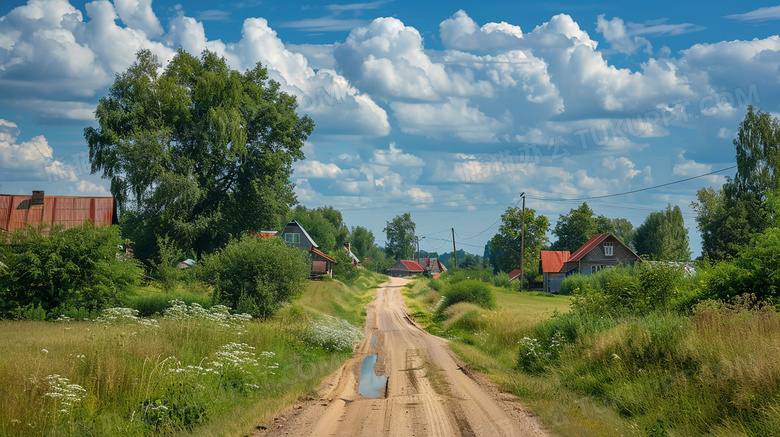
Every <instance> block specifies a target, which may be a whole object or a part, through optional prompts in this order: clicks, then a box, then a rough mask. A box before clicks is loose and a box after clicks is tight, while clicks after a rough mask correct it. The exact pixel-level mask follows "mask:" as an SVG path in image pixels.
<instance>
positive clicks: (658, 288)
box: [635, 265, 683, 310]
mask: <svg viewBox="0 0 780 437" xmlns="http://www.w3.org/2000/svg"><path fill="white" fill-rule="evenodd" d="M635 272H636V274H637V276H638V279H639V287H640V291H641V292H642V293H644V295H645V302H646V305H647V307H648V308H649V309H651V310H657V309H661V310H666V309H669V307H670V305H671V302H672V300H673V299H674V298H676V297H677V291H678V288H679V286H680V285H681V283H682V279H683V270H682V269H681V268H679V267H676V266H670V265H654V266H652V267H647V266H643V265H640V266H639V267H637V268H636V269H635Z"/></svg>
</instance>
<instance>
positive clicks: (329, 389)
mask: <svg viewBox="0 0 780 437" xmlns="http://www.w3.org/2000/svg"><path fill="white" fill-rule="evenodd" d="M406 282H407V280H406V279H401V278H393V279H391V281H390V282H389V283H385V284H384V285H383V286H382V287H381V288H379V289H377V294H376V297H375V298H374V300H373V301H372V302H371V303H370V304H369V305H368V307H367V317H366V327H365V334H366V338H365V339H364V340H363V341H362V342H361V343H360V344H359V345H358V347H357V349H356V352H355V355H354V357H353V358H351V359H350V360H349V361H347V363H346V364H344V366H343V367H342V368H341V369H339V370H338V371H337V372H335V373H334V374H333V375H331V376H330V377H328V378H326V380H325V381H324V382H323V384H322V385H321V386H320V388H319V392H318V393H319V396H318V397H317V398H316V399H312V400H307V401H301V402H299V403H297V404H295V405H293V406H291V407H290V408H288V409H287V410H285V411H284V412H282V413H281V414H280V415H279V416H277V417H276V418H274V419H273V420H272V421H271V422H270V423H268V424H266V425H265V426H263V427H258V428H259V429H258V430H257V431H256V433H255V434H253V435H255V436H331V435H335V436H350V437H357V436H371V437H374V436H491V437H494V436H545V435H547V433H546V432H545V431H544V429H543V428H542V427H541V425H540V424H539V422H538V420H536V418H535V417H534V416H533V415H532V414H530V413H529V412H527V411H526V410H524V409H523V407H522V406H520V404H518V403H516V402H513V401H512V397H511V396H510V395H507V394H503V393H500V392H499V391H498V390H497V389H496V388H495V387H494V386H493V385H492V384H490V383H489V382H488V381H486V380H485V379H484V378H481V377H479V376H477V375H472V374H471V373H470V372H468V371H467V370H466V369H464V368H463V367H462V364H461V362H460V361H459V360H458V359H457V357H455V355H454V354H453V353H452V352H451V351H450V349H449V348H448V347H447V341H446V340H444V339H442V338H439V337H436V336H433V335H431V334H428V333H427V332H425V331H423V330H422V329H420V327H419V326H417V325H416V324H415V323H414V322H413V321H412V320H411V319H410V318H409V316H408V315H407V313H406V305H405V303H404V299H403V296H401V293H400V289H401V287H403V285H404V284H406ZM374 338H376V341H375V342H374V344H373V345H372V340H374ZM371 354H378V357H377V362H376V365H375V366H374V370H375V372H376V374H377V375H386V376H387V377H388V380H387V387H386V388H385V389H384V390H383V391H382V395H383V396H380V397H379V398H375V399H369V398H364V397H362V396H361V395H360V394H358V384H359V381H360V367H361V364H362V362H363V359H364V358H365V357H366V356H367V355H371ZM263 428H265V429H263Z"/></svg>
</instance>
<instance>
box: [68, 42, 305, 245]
mask: <svg viewBox="0 0 780 437" xmlns="http://www.w3.org/2000/svg"><path fill="white" fill-rule="evenodd" d="M296 108H297V103H296V101H295V97H293V96H290V95H288V94H285V93H283V92H280V91H279V84H278V83H276V82H274V81H272V80H269V79H268V74H267V71H266V69H265V68H263V67H262V66H261V65H260V64H259V63H258V64H257V65H256V66H255V68H253V69H251V70H248V71H246V72H244V73H240V72H238V71H234V70H231V69H230V68H229V67H228V66H227V63H226V61H225V60H224V59H223V58H220V57H219V56H217V55H216V54H214V53H211V52H208V51H205V52H204V53H203V54H202V56H201V57H200V58H197V57H194V56H192V55H190V54H188V53H186V52H184V51H182V50H180V51H179V52H178V53H177V54H176V56H175V57H174V58H173V59H172V60H171V62H170V63H169V64H168V65H167V66H166V67H165V68H164V69H163V68H162V64H161V63H160V61H159V60H158V59H157V58H156V57H155V56H154V55H153V54H152V53H151V52H150V51H148V50H142V51H140V52H138V54H137V59H136V61H135V62H134V63H133V64H132V65H131V66H130V68H128V69H127V71H125V72H123V73H121V74H118V75H117V77H116V80H115V81H114V84H113V85H112V86H111V88H110V90H109V93H108V95H107V96H105V97H103V98H101V99H100V103H99V104H98V107H97V110H96V111H95V115H96V118H97V121H98V127H97V128H94V127H88V128H86V129H85V130H84V136H85V138H86V140H87V143H88V144H89V150H90V160H91V163H92V171H93V172H102V176H103V177H104V178H108V179H110V180H111V193H112V195H113V196H114V198H115V200H116V202H117V204H118V206H119V210H120V216H121V218H122V220H123V222H124V229H125V231H126V233H127V235H128V237H130V238H131V239H133V240H134V241H135V243H136V254H137V255H138V256H140V257H142V258H149V257H151V256H152V255H153V254H154V252H156V250H157V247H156V244H157V240H158V238H157V237H158V236H160V235H167V236H168V237H169V238H170V241H171V242H173V243H175V244H176V245H177V246H179V247H180V248H182V249H190V248H193V249H194V250H195V251H196V252H197V253H198V254H200V253H202V252H205V251H210V250H213V249H214V248H216V247H219V246H222V245H224V244H225V243H226V242H227V241H229V240H230V239H231V238H233V237H235V236H236V235H239V234H240V233H242V232H243V231H246V230H260V229H267V228H275V227H277V226H278V224H279V221H280V219H281V218H283V216H284V214H285V213H286V212H287V211H288V210H289V207H290V206H291V205H293V204H294V203H295V202H296V200H295V195H294V193H293V184H292V183H291V182H290V174H291V171H292V169H291V167H292V163H293V162H294V161H296V160H299V159H303V158H304V155H303V152H302V151H301V147H302V146H303V143H304V141H305V140H306V139H307V138H308V136H309V135H310V134H311V132H312V130H313V128H314V123H313V122H312V120H311V119H310V118H309V117H308V116H299V115H298V114H297V113H296Z"/></svg>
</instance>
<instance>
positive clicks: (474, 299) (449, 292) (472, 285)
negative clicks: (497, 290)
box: [439, 279, 496, 312]
mask: <svg viewBox="0 0 780 437" xmlns="http://www.w3.org/2000/svg"><path fill="white" fill-rule="evenodd" d="M458 302H470V303H473V304H476V305H479V306H481V307H482V308H485V309H493V308H495V307H496V296H495V294H494V293H493V290H492V289H491V288H490V285H489V284H486V283H484V282H481V281H477V280H475V279H465V280H463V281H460V282H456V283H454V284H450V285H449V286H447V288H446V290H445V291H444V302H443V303H442V304H441V306H439V311H440V312H441V311H443V310H444V309H446V308H447V307H449V306H450V305H454V304H456V303H458Z"/></svg>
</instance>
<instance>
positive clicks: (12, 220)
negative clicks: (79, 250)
mask: <svg viewBox="0 0 780 437" xmlns="http://www.w3.org/2000/svg"><path fill="white" fill-rule="evenodd" d="M32 197H33V196H17V195H10V194H0V229H2V230H4V231H8V232H13V231H15V230H16V229H19V228H24V227H25V226H27V225H31V226H34V227H38V226H39V225H41V224H43V223H45V224H47V225H52V224H57V225H62V226H63V227H64V228H65V229H70V228H74V227H76V226H79V225H81V224H83V223H84V222H86V221H90V220H91V221H93V222H94V223H95V224H97V225H111V224H112V223H113V219H114V198H113V197H74V196H44V197H43V205H33V204H31V203H33V202H31V200H32Z"/></svg>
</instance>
